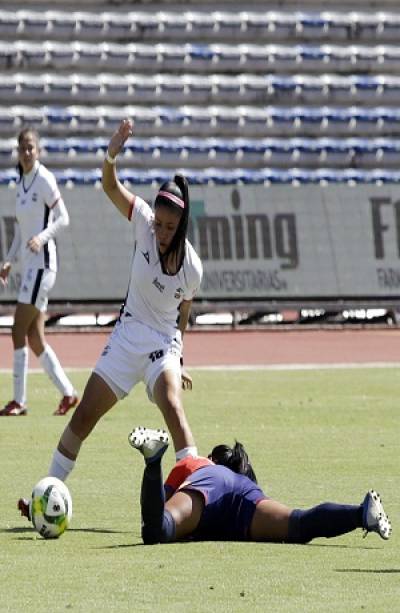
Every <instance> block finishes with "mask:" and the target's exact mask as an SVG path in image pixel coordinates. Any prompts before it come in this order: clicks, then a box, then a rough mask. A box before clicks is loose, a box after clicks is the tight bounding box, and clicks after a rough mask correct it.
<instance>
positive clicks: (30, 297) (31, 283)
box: [18, 268, 57, 312]
mask: <svg viewBox="0 0 400 613" xmlns="http://www.w3.org/2000/svg"><path fill="white" fill-rule="evenodd" d="M56 276H57V275H56V273H55V272H54V270H49V269H48V268H44V269H43V268H27V270H25V271H24V272H23V275H22V280H21V287H20V289H19V294H18V302H22V303H23V304H32V305H33V306H35V307H36V308H37V309H38V310H39V311H42V312H44V311H46V310H47V304H48V301H49V300H48V294H49V292H50V290H51V289H52V288H53V285H54V283H55V282H56Z"/></svg>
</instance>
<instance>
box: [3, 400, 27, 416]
mask: <svg viewBox="0 0 400 613" xmlns="http://www.w3.org/2000/svg"><path fill="white" fill-rule="evenodd" d="M27 413H28V409H27V408H26V406H25V405H24V404H19V402H16V401H15V400H10V402H8V403H7V404H6V406H5V407H4V409H2V410H1V411H0V415H1V416H7V415H10V416H12V417H18V416H19V415H26V414H27Z"/></svg>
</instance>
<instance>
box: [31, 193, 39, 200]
mask: <svg viewBox="0 0 400 613" xmlns="http://www.w3.org/2000/svg"><path fill="white" fill-rule="evenodd" d="M37 199H38V195H37V193H36V192H35V193H34V194H32V202H37Z"/></svg>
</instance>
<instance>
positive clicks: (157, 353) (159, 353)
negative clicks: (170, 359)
mask: <svg viewBox="0 0 400 613" xmlns="http://www.w3.org/2000/svg"><path fill="white" fill-rule="evenodd" d="M163 355H164V351H163V349H159V350H158V351H152V352H151V353H150V354H149V359H150V360H151V361H152V362H155V361H156V360H159V359H160V358H162V357H163Z"/></svg>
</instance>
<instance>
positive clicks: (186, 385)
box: [181, 370, 193, 390]
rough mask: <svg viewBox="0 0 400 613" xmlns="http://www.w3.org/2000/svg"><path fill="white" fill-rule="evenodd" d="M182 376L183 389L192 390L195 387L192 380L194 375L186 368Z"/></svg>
mask: <svg viewBox="0 0 400 613" xmlns="http://www.w3.org/2000/svg"><path fill="white" fill-rule="evenodd" d="M181 378H182V389H183V390H191V389H192V387H193V381H192V377H191V376H190V375H189V374H188V373H187V372H186V370H182V374H181Z"/></svg>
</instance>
